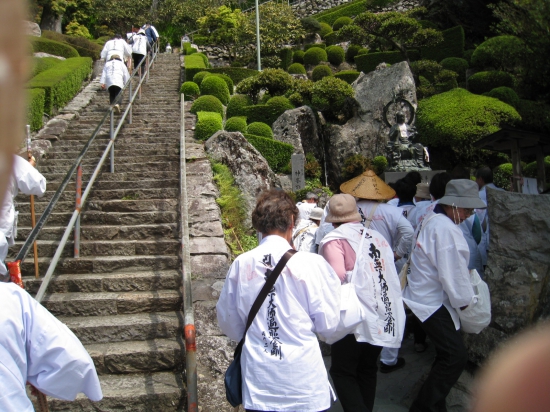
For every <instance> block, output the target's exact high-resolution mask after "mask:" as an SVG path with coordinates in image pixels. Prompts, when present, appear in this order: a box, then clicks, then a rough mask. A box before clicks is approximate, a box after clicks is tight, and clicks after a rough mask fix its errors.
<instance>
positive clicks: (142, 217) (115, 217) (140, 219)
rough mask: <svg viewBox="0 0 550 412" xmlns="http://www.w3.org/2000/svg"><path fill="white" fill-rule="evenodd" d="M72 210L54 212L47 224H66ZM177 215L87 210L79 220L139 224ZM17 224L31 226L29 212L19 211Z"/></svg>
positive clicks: (88, 223) (175, 217)
mask: <svg viewBox="0 0 550 412" xmlns="http://www.w3.org/2000/svg"><path fill="white" fill-rule="evenodd" d="M72 214H73V212H72V211H71V212H69V211H67V212H54V213H52V214H51V215H50V217H49V218H48V221H47V224H48V225H53V226H63V225H65V226H66V225H68V224H69V221H70V220H71V216H72ZM40 216H41V215H40V213H37V214H36V220H37V221H38V219H40ZM177 218H178V216H177V212H176V210H175V208H174V211H156V212H153V211H146V212H136V213H113V212H110V213H108V212H99V211H94V210H92V211H87V212H84V213H83V214H82V217H81V221H82V224H84V225H117V224H120V225H141V224H153V223H174V222H176V220H177ZM19 224H21V225H22V226H31V214H30V213H19Z"/></svg>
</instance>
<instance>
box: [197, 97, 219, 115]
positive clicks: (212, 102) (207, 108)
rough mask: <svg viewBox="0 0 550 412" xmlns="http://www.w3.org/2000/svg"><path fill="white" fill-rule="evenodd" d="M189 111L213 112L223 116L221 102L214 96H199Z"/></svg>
mask: <svg viewBox="0 0 550 412" xmlns="http://www.w3.org/2000/svg"><path fill="white" fill-rule="evenodd" d="M190 112H191V113H195V114H197V113H198V112H214V113H218V114H219V115H220V116H223V104H222V102H221V101H220V99H218V98H217V97H215V96H210V95H207V96H201V97H199V98H198V99H197V100H195V101H194V102H193V105H192V106H191V110H190Z"/></svg>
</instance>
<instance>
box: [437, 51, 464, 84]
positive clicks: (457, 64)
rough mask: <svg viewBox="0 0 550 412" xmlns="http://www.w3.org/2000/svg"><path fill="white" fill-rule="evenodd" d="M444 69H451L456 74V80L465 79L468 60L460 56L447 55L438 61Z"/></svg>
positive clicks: (461, 80) (462, 80)
mask: <svg viewBox="0 0 550 412" xmlns="http://www.w3.org/2000/svg"><path fill="white" fill-rule="evenodd" d="M439 64H441V66H442V67H443V68H444V69H446V70H452V71H453V72H455V73H456V74H458V78H457V80H458V81H459V82H464V81H466V70H468V67H469V65H468V61H467V60H466V59H461V58H460V57H447V58H446V59H443V60H441V62H440V63H439Z"/></svg>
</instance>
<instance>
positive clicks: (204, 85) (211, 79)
mask: <svg viewBox="0 0 550 412" xmlns="http://www.w3.org/2000/svg"><path fill="white" fill-rule="evenodd" d="M199 87H200V91H201V95H202V96H205V95H212V96H216V97H217V98H218V99H220V102H222V104H224V105H226V104H227V103H229V97H230V95H229V89H228V87H227V83H226V82H225V81H224V80H223V79H222V78H221V77H218V76H212V75H210V76H206V77H205V78H204V79H203V81H202V82H201V85H200V86H199Z"/></svg>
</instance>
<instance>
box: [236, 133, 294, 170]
mask: <svg viewBox="0 0 550 412" xmlns="http://www.w3.org/2000/svg"><path fill="white" fill-rule="evenodd" d="M245 137H246V140H248V141H249V142H250V144H251V145H252V146H254V147H255V148H256V150H257V151H258V152H260V154H261V155H262V156H263V157H264V158H265V160H267V163H268V164H269V167H270V168H271V170H273V171H274V172H275V173H281V172H282V171H283V170H284V169H285V168H286V167H287V166H288V164H289V162H290V158H291V156H292V153H294V146H292V145H291V144H288V143H283V142H279V141H277V140H274V139H269V138H266V137H261V136H256V135H253V134H250V133H247V134H246V135H245Z"/></svg>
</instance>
